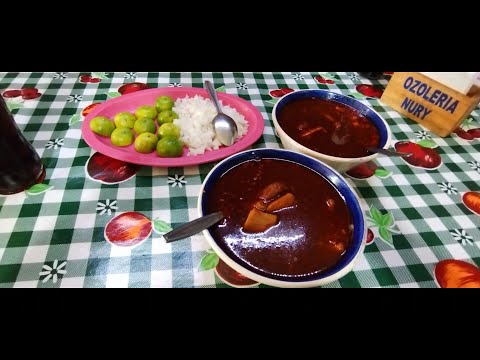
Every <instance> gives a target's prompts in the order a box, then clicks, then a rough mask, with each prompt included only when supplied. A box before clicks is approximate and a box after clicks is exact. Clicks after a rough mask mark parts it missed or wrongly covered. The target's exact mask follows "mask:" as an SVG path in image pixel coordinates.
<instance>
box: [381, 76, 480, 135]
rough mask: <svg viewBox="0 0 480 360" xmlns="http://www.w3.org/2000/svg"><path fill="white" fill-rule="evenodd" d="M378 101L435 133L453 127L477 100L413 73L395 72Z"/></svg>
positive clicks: (444, 132)
mask: <svg viewBox="0 0 480 360" xmlns="http://www.w3.org/2000/svg"><path fill="white" fill-rule="evenodd" d="M381 100H382V101H383V102H384V103H385V104H387V105H389V106H391V107H392V108H393V109H395V110H397V111H398V112H399V113H400V114H402V115H404V116H406V117H408V118H409V119H411V120H414V121H416V122H417V123H419V124H421V125H423V126H424V127H425V128H427V129H429V130H431V131H432V132H434V133H435V134H437V135H439V136H442V137H444V136H447V135H449V134H450V133H451V132H452V131H453V130H455V129H456V128H457V127H458V126H459V125H460V124H461V123H462V121H463V120H465V119H466V118H467V117H468V115H470V113H471V112H472V111H473V109H474V108H475V107H476V106H477V104H478V103H479V102H480V96H478V95H477V96H473V97H469V96H466V95H463V94H461V93H459V92H457V91H455V90H452V89H451V88H449V87H447V86H445V85H443V84H440V83H439V82H437V81H435V80H432V79H430V78H428V77H426V76H425V75H422V74H420V73H415V72H395V73H394V74H393V76H392V78H391V79H390V82H389V83H388V86H387V88H386V89H385V91H384V92H383V95H382V98H381Z"/></svg>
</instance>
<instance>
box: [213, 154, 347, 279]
mask: <svg viewBox="0 0 480 360" xmlns="http://www.w3.org/2000/svg"><path fill="white" fill-rule="evenodd" d="M279 185H280V186H279ZM273 187H276V188H277V189H280V192H279V193H277V194H276V195H274V196H273V197H272V198H271V199H270V202H269V203H268V204H269V205H270V204H273V203H276V204H278V203H280V202H281V201H279V200H278V199H279V198H288V197H289V196H286V195H285V194H290V199H291V196H292V195H293V197H294V198H295V202H294V204H293V205H292V203H291V202H288V203H286V202H284V205H285V204H286V205H287V206H286V207H285V208H283V209H278V210H275V211H271V213H270V214H266V213H263V212H262V214H266V215H265V216H267V217H272V216H275V217H276V218H277V221H276V222H275V224H274V225H272V226H269V228H268V229H266V230H265V231H263V232H262V231H260V232H256V231H253V232H252V231H246V229H245V224H246V223H247V222H248V221H247V218H248V217H249V214H250V213H252V212H258V210H257V209H258V208H261V207H258V204H259V202H262V201H263V200H262V199H264V195H265V194H266V193H268V191H266V190H268V189H271V188H273ZM282 194H283V195H282ZM273 199H276V200H273ZM264 208H265V207H264ZM206 210H207V212H208V213H212V212H216V211H219V210H221V211H222V212H223V213H224V215H225V219H224V220H223V222H220V223H218V224H216V225H214V226H212V227H211V228H210V230H211V234H212V236H213V237H214V239H216V241H217V243H218V244H219V245H220V247H221V248H222V249H223V250H224V251H225V252H226V253H227V254H228V255H229V256H231V257H232V258H237V259H238V258H239V259H240V262H243V263H244V264H245V263H246V264H248V265H249V266H250V267H251V268H253V269H255V270H256V272H258V273H261V274H262V275H264V276H268V275H277V276H302V275H311V274H315V273H320V272H322V271H325V270H326V269H328V268H330V267H332V266H333V265H335V264H336V263H337V262H338V261H339V260H340V259H341V257H342V256H343V255H344V254H345V251H346V249H347V248H348V246H349V245H350V243H351V238H352V231H353V220H352V217H351V214H350V211H349V209H348V207H347V205H346V204H345V201H344V199H343V197H342V196H341V195H340V194H339V192H338V191H337V190H336V189H335V188H334V187H333V185H331V184H330V183H329V182H328V181H327V180H326V179H325V178H323V177H322V176H320V175H319V174H317V173H316V172H314V171H313V170H311V169H308V168H306V167H304V166H302V165H299V164H296V163H292V162H289V161H285V160H278V159H261V160H251V161H247V162H244V163H242V164H240V165H238V166H236V167H235V168H233V169H231V170H229V171H228V172H227V173H225V174H224V175H223V176H222V177H221V178H220V179H218V180H217V182H216V183H215V184H214V186H213V187H212V191H211V192H209V194H208V197H207V209H206Z"/></svg>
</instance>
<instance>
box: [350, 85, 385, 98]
mask: <svg viewBox="0 0 480 360" xmlns="http://www.w3.org/2000/svg"><path fill="white" fill-rule="evenodd" d="M355 90H357V91H358V92H359V93H360V94H362V95H365V96H368V97H372V98H377V99H379V98H381V97H382V95H383V89H380V88H379V87H377V86H373V85H367V84H360V85H356V86H355Z"/></svg>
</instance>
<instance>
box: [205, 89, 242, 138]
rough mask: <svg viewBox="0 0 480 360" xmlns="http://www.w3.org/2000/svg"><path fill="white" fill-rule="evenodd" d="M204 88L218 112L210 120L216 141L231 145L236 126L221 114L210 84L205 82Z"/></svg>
mask: <svg viewBox="0 0 480 360" xmlns="http://www.w3.org/2000/svg"><path fill="white" fill-rule="evenodd" d="M205 87H206V88H207V92H208V94H209V95H210V98H211V99H212V101H213V104H214V105H215V107H216V108H217V112H218V114H217V115H215V117H214V118H213V120H212V123H213V129H214V130H215V134H216V135H217V138H218V140H219V141H220V142H221V143H222V144H223V145H226V146H230V145H233V143H234V142H235V139H236V138H237V135H238V127H237V124H236V123H235V121H234V120H233V119H232V118H231V117H230V116H228V115H226V114H224V113H223V112H222V109H221V107H220V102H219V101H218V97H217V93H216V92H215V89H214V88H213V85H212V83H211V82H210V81H208V80H205Z"/></svg>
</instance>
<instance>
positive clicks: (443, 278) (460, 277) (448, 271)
mask: <svg viewBox="0 0 480 360" xmlns="http://www.w3.org/2000/svg"><path fill="white" fill-rule="evenodd" d="M435 279H436V280H437V283H438V285H439V286H440V287H441V288H480V269H479V268H478V267H476V266H474V265H472V264H469V263H467V262H465V261H460V260H453V259H452V260H442V261H440V262H439V263H438V264H437V265H436V266H435Z"/></svg>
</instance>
